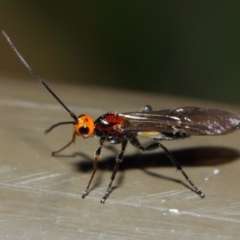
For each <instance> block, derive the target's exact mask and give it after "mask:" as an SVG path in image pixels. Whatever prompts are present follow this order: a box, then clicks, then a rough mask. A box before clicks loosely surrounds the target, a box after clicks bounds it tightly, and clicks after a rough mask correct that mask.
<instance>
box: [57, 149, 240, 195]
mask: <svg viewBox="0 0 240 240" xmlns="http://www.w3.org/2000/svg"><path fill="white" fill-rule="evenodd" d="M107 148H108V149H110V150H112V151H113V152H114V154H115V155H117V153H118V151H117V150H116V148H115V147H113V146H110V147H107ZM171 153H172V154H173V155H174V157H176V159H177V160H178V161H179V162H180V163H181V165H182V166H183V167H184V166H185V167H186V166H192V167H199V166H215V165H220V164H226V163H229V162H231V161H235V160H236V159H237V158H238V157H240V153H239V152H238V151H237V150H234V149H232V148H227V147H204V146H203V147H194V148H184V149H179V150H172V151H171ZM79 156H80V157H81V158H83V159H84V160H79V161H77V162H75V163H73V165H74V168H75V169H76V171H80V172H90V171H92V166H93V159H92V158H91V157H89V156H88V155H86V154H84V153H80V152H74V153H73V154H71V155H57V157H79ZM114 165H115V157H113V155H112V156H111V157H104V156H103V157H101V159H100V160H99V162H98V170H100V171H98V174H97V176H96V178H95V179H94V183H93V185H92V187H91V189H90V191H92V190H93V189H95V188H97V187H98V186H99V185H100V184H101V183H102V172H103V171H106V170H107V171H112V169H113V168H114ZM158 167H161V168H162V167H174V166H173V165H172V163H171V161H170V160H169V158H168V157H167V156H166V154H165V153H163V152H155V153H141V152H138V153H135V154H131V155H127V154H126V155H125V156H124V159H123V161H122V163H121V164H120V167H119V173H118V175H117V179H116V182H115V186H113V188H112V191H114V189H116V188H118V187H120V186H121V185H122V183H123V182H124V172H125V171H126V170H130V169H141V170H142V171H143V172H144V173H146V174H148V175H150V176H152V177H156V178H160V179H163V180H167V181H172V182H175V183H178V184H181V185H183V186H184V187H186V188H188V189H190V190H191V191H193V192H194V190H193V189H192V188H191V187H190V186H188V184H186V183H185V182H184V181H182V180H179V179H177V178H173V177H169V176H166V175H163V174H160V173H156V172H154V171H152V170H149V169H147V168H158ZM112 191H111V192H112Z"/></svg>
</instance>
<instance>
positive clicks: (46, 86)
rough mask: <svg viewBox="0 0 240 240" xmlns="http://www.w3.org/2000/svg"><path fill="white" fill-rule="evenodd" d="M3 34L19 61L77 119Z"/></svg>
mask: <svg viewBox="0 0 240 240" xmlns="http://www.w3.org/2000/svg"><path fill="white" fill-rule="evenodd" d="M2 34H3V36H4V37H5V38H6V40H7V42H8V43H9V45H10V47H11V48H12V50H13V51H14V52H15V53H16V55H17V56H18V58H19V59H20V61H21V62H22V63H23V65H24V66H25V67H26V68H27V69H28V71H29V72H30V73H31V74H32V75H33V76H34V77H35V78H36V79H37V80H38V81H39V82H40V83H41V84H42V85H43V86H44V87H45V88H46V89H47V90H48V92H50V93H51V94H52V96H53V97H54V98H55V99H56V100H57V101H58V102H59V103H60V104H61V105H62V106H63V107H64V108H65V109H66V110H67V112H68V113H69V114H70V116H71V117H72V118H73V119H74V120H75V121H77V120H78V118H77V116H76V115H75V114H74V113H73V112H71V111H70V109H69V108H68V107H67V106H66V105H65V104H64V103H63V102H62V101H61V100H60V99H59V98H58V96H57V95H56V94H55V93H54V92H53V91H52V90H51V89H50V88H49V87H48V85H47V84H46V83H45V82H44V81H43V79H42V78H41V77H40V76H39V75H38V74H37V73H36V72H35V71H34V70H33V69H32V68H31V67H30V66H29V64H28V63H27V62H26V61H25V59H24V58H23V56H22V55H21V54H20V53H19V51H18V50H17V48H16V47H15V46H14V44H13V42H12V41H11V39H10V38H9V37H8V35H7V34H6V33H5V32H4V31H2Z"/></svg>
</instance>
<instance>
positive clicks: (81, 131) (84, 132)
mask: <svg viewBox="0 0 240 240" xmlns="http://www.w3.org/2000/svg"><path fill="white" fill-rule="evenodd" d="M78 132H79V134H81V135H88V133H89V128H88V127H87V126H83V127H80V128H79V130H78Z"/></svg>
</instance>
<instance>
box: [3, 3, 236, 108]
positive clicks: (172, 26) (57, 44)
mask: <svg viewBox="0 0 240 240" xmlns="http://www.w3.org/2000/svg"><path fill="white" fill-rule="evenodd" d="M0 26H1V30H4V31H5V32H6V33H7V34H8V35H9V36H10V37H11V39H12V40H13V42H14V43H15V45H16V46H17V48H18V49H19V51H20V52H21V53H22V55H23V56H24V57H25V58H26V60H27V61H28V62H29V63H30V65H31V66H32V67H33V68H34V69H35V70H36V72H37V73H38V74H39V75H40V76H42V77H43V78H44V79H48V81H49V80H53V81H59V82H60V81H61V82H66V83H74V84H79V85H83V84H84V85H94V86H101V87H108V88H109V87H115V88H122V89H123V88H125V89H131V90H140V91H148V92H154V93H157V94H172V95H179V96H184V97H194V98H198V99H207V100H214V101H219V102H228V103H234V104H237V105H240V1H223V0H218V1H183V0H181V1H159V0H158V1H141V0H138V1H131V0H130V1H123V0H122V1H86V0H85V1H77V0H69V1H61V0H58V1H45V0H42V1H32V0H21V1H17V0H11V1H6V0H4V1H0ZM0 59H1V60H0V62H1V64H0V74H1V75H2V76H11V77H14V78H19V79H21V78H29V79H30V75H29V74H28V72H27V71H26V69H25V68H24V67H23V66H22V64H21V63H20V62H19V60H18V59H17V58H16V56H15V55H14V54H13V52H12V50H11V49H10V47H9V46H8V45H7V43H6V41H5V39H4V38H3V37H0ZM1 87H4V86H1ZM14 87H17V86H14ZM79 94H81V93H79Z"/></svg>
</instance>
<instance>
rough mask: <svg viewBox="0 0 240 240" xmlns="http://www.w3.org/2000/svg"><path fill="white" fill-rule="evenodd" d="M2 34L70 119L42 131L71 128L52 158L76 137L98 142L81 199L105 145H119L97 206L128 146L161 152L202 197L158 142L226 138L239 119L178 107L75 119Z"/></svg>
mask: <svg viewBox="0 0 240 240" xmlns="http://www.w3.org/2000/svg"><path fill="white" fill-rule="evenodd" d="M2 33H3V35H4V37H5V38H6V40H7V42H8V43H9V45H10V46H11V48H12V49H13V51H14V52H15V53H16V55H17V56H18V58H19V59H20V60H21V62H22V63H23V64H24V65H25V67H26V68H27V69H28V71H29V72H30V73H31V74H32V75H33V76H34V77H35V78H36V79H37V80H38V81H39V82H40V83H41V84H43V86H44V87H45V88H46V89H47V91H48V92H50V94H51V95H52V96H53V97H54V98H55V99H56V100H57V101H58V102H59V103H60V104H61V105H62V107H63V108H65V110H66V111H67V112H68V113H69V114H70V116H71V118H72V119H73V121H64V122H59V123H56V124H54V125H52V126H51V127H50V128H48V129H47V130H46V131H45V132H47V133H48V132H50V131H51V130H52V129H54V128H55V127H58V126H60V125H64V124H72V125H73V127H74V132H73V135H72V138H71V140H70V142H69V143H67V144H66V145H65V146H63V147H62V148H60V149H59V150H57V151H54V152H52V155H53V156H54V155H56V154H57V153H59V152H61V151H63V150H64V149H65V148H67V147H68V146H70V145H71V144H72V143H74V142H75V139H76V136H80V137H82V138H84V139H85V138H89V137H91V136H95V137H97V138H98V139H99V146H98V148H97V150H96V152H95V155H94V161H93V172H92V175H91V178H90V180H89V182H88V185H87V187H86V189H85V191H84V193H83V194H82V198H85V196H86V195H87V194H88V193H89V188H90V185H91V183H92V180H93V178H94V175H95V173H96V171H97V163H98V160H99V157H100V155H101V151H102V148H103V144H104V143H105V142H109V143H110V144H121V151H120V153H119V154H118V155H117V156H116V163H115V166H114V169H113V172H112V175H111V180H110V183H109V185H108V188H107V190H106V192H105V194H104V196H103V198H102V199H101V203H104V202H105V201H106V199H107V198H108V196H109V194H110V192H111V190H112V183H113V181H114V179H115V176H116V173H117V171H118V168H119V165H120V163H121V162H122V161H123V157H124V153H125V150H126V147H127V144H128V142H129V143H130V144H132V145H133V146H134V147H136V148H138V149H139V150H140V151H142V152H145V151H153V150H156V149H162V150H163V151H164V152H165V153H166V154H167V156H168V158H169V159H170V160H171V162H172V163H173V165H174V166H175V167H176V169H177V170H179V171H180V172H181V173H182V175H183V176H184V178H185V179H186V181H187V182H188V183H189V184H190V186H191V187H192V189H193V191H195V192H196V193H197V194H198V195H199V196H200V197H201V198H204V197H205V195H204V193H203V192H202V191H201V190H200V189H199V188H198V187H196V185H195V184H194V183H193V182H192V181H191V180H190V178H189V177H188V175H187V174H186V173H185V171H184V170H183V168H182V167H181V165H180V163H179V162H178V161H177V159H176V158H175V157H174V156H173V155H172V154H171V153H170V152H169V151H168V149H167V148H166V147H165V146H164V145H163V144H162V143H161V141H163V140H176V139H184V138H187V137H190V136H215V135H223V134H228V133H231V132H234V131H236V130H237V129H239V125H240V116H239V115H237V114H235V113H231V112H228V111H224V110H217V109H204V108H198V107H178V108H174V109H165V110H153V109H152V108H151V106H149V105H146V106H145V107H144V108H143V109H142V110H141V111H137V112H127V113H116V112H108V113H106V114H103V115H102V116H100V117H99V118H97V119H96V120H95V121H94V120H93V118H92V117H91V116H88V115H85V114H81V115H79V116H78V117H77V116H76V115H75V114H74V113H73V112H72V111H70V109H69V108H68V107H67V106H66V105H65V104H64V103H63V102H62V101H61V100H60V99H59V98H58V96H57V95H56V94H55V93H54V92H53V91H52V90H51V89H50V88H49V86H48V85H47V84H46V83H45V82H44V81H43V79H42V78H41V77H40V76H39V75H37V74H36V72H35V71H34V70H33V69H32V68H31V67H30V66H29V64H28V63H27V62H26V61H25V59H24V58H23V57H22V55H21V54H20V53H19V52H18V50H17V49H16V47H15V46H14V44H13V42H12V41H11V40H10V38H9V37H8V35H7V34H6V33H5V32H2ZM138 137H146V138H150V139H152V140H154V142H153V143H151V144H149V145H148V146H146V147H144V146H142V144H141V143H140V142H139V140H138Z"/></svg>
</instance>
